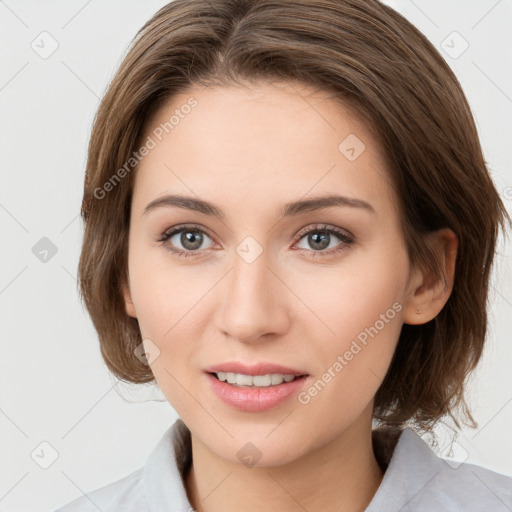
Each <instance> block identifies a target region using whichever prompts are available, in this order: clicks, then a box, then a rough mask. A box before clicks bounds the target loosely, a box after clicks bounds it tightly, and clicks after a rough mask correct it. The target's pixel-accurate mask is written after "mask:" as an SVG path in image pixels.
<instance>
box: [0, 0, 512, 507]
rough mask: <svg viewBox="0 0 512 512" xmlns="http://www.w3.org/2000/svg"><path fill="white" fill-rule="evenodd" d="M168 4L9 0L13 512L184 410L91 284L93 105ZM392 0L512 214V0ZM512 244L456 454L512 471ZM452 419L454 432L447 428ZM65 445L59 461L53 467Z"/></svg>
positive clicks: (69, 491) (123, 452)
mask: <svg viewBox="0 0 512 512" xmlns="http://www.w3.org/2000/svg"><path fill="white" fill-rule="evenodd" d="M165 3H166V1H164V0H149V1H148V0H146V1H135V0H130V1H127V0H115V1H114V0H110V1H108V2H106V1H103V2H99V0H90V1H84V0H73V1H60V2H57V1H53V2H42V1H38V2H37V1H28V0H21V1H14V0H6V1H0V41H1V51H0V119H1V129H2V132H1V137H0V172H1V187H0V225H1V235H2V239H1V244H2V245H1V247H2V249H3V250H2V251H1V253H0V254H1V267H0V268H1V272H0V310H1V312H2V317H1V318H2V322H1V324H0V325H1V344H0V351H1V353H0V364H1V372H0V379H1V380H0V439H1V447H0V453H1V459H0V460H1V462H2V464H1V468H0V511H4V512H5V511H20V512H21V511H23V512H26V511H28V510H31V511H35V512H37V511H44V510H52V509H53V508H56V507H57V506H59V505H61V504H63V503H64V502H67V501H69V500H71V499H72V498H74V497H76V496H79V495H81V493H82V492H88V491H90V490H92V489H94V488H97V487H99V486H102V485H104V484H106V483H109V482H112V481H114V480H116V479H119V478H121V477H123V476H125V475H126V474H128V473H130V472H131V471H133V470H135V469H137V468H138V467H140V466H141V465H142V464H143V463H144V461H145V459H146V457H147V456H148V455H149V453H150V451H151V450H152V448H153V446H154V445H155V444H156V442H157V441H158V440H159V439H160V437H161V435H162V433H163V432H164V430H165V429H166V428H167V427H168V426H169V425H170V424H171V422H173V421H174V419H175V418H176V413H175V412H174V411H173V409H172V408H171V407H170V406H169V404H168V403H167V402H166V401H165V399H164V397H163V395H162V394H161V393H160V392H159V391H158V389H157V388H155V387H153V386H146V387H141V388H136V387H131V386H127V385H122V386H121V385H116V383H117V380H116V379H114V378H113V377H112V376H110V375H109V374H108V372H107V370H106V367H105V365H104V364H103V362H102V360H101V357H100V353H99V347H98V342H97V339H96V333H95V331H94V329H93V327H92V323H91V321H90V319H89V317H88V316H87V314H86V313H85V311H84V310H83V309H82V307H81V305H80V303H79V300H78V295H77V287H76V269H77V263H78V257H79V252H80V244H81V236H82V224H81V219H80V218H79V208H80V203H81V198H82V187H83V177H84V168H85V156H86V147H87V142H88V136H89V131H90V127H91V122H92V119H93V115H94V113H95V110H96V108H97V106H98V101H99V98H100V97H101V95H102V94H103V92H104V91H105V89H106V86H107V84H108V82H109V80H110V79H111V78H112V76H113V73H114V71H115V69H116V67H117V66H118V64H119V63H120V61H121V59H122V56H123V55H124V52H125V51H126V49H127V46H128V44H129V42H130V40H131V38H132V37H133V36H134V35H135V33H136V31H137V30H138V29H139V28H140V27H141V26H142V24H143V23H144V22H145V21H146V20H147V19H148V18H149V17H150V16H151V15H152V14H153V13H154V12H155V11H156V10H157V9H158V8H160V7H161V6H163V5H164V4H165ZM387 3H389V4H390V5H391V6H393V7H394V8H396V9H397V10H398V11H399V12H401V13H402V14H404V15H405V16H406V17H407V18H408V19H409V20H411V21H412V22H413V23H414V24H415V25H416V26H417V27H418V28H419V29H420V30H421V31H422V32H423V33H425V34H426V35H427V36H428V37H429V39H430V40H431V41H432V42H433V43H434V44H435V46H436V47H437V48H439V49H440V51H441V53H443V55H444V56H445V58H446V59H447V61H448V62H449V64H450V65H451V66H452V68H453V69H454V70H455V72H456V74H457V75H458V77H459V79H460V81H461V83H462V86H463V88H464V90H465V92H466V94H467V97H468V99H469V102H470V104H471V106H472V108H473V112H474V115H475V118H476V121H477V124H478V129H479V132H480V135H481V140H482V143H483V146H484V150H485V156H486V159H487V161H488V162H489V165H490V168H491V171H492V174H493V177H494V180H495V183H496V185H497V187H498V189H499V191H500V193H501V194H502V196H503V197H504V199H505V202H506V205H507V208H508V209H509V211H510V207H511V204H512V171H511V168H512V149H511V147H512V144H511V143H512V121H511V120H512V65H511V64H512V63H511V49H512V31H511V30H510V27H512V1H510V0H500V1H496V0H480V1H467V0H466V1H465V0H456V1H455V0H452V1H444V0H437V1H432V0H430V1H426V0H421V1H420V0H417V1H415V2H413V1H411V0H389V1H388V2H387ZM43 31H46V32H48V33H49V34H51V37H52V38H53V39H54V40H55V41H57V43H58V48H57V49H56V51H55V52H54V53H53V54H52V55H50V56H49V57H48V58H41V56H40V55H39V54H38V53H36V51H34V49H32V47H31V45H32V42H33V41H35V43H34V45H36V44H39V46H40V47H42V45H43V43H41V42H40V41H41V37H46V38H47V39H45V43H44V47H45V49H46V50H48V49H49V48H51V46H50V45H51V40H50V39H48V36H40V34H41V32H43ZM454 31H456V32H458V33H459V34H460V36H462V38H463V39H464V40H465V41H467V43H468V44H469V47H468V49H467V50H466V51H465V52H464V53H462V54H461V55H460V56H459V55H458V53H460V51H461V50H462V49H463V46H462V45H463V44H464V41H463V40H462V39H461V38H459V36H457V35H453V34H452V33H453V32H454ZM443 41H444V43H443ZM450 47H451V49H450ZM443 48H444V49H443ZM445 49H448V50H449V51H450V52H451V54H452V55H451V56H450V55H449V54H448V53H446V52H445ZM39 51H43V49H42V48H41V50H39ZM455 57H456V58H455ZM43 237H47V238H48V239H50V240H51V242H52V243H53V244H55V246H56V248H57V253H56V254H55V255H54V256H53V257H48V261H47V262H46V263H44V262H42V261H40V259H38V258H37V257H36V256H35V254H34V253H33V250H32V249H33V247H34V246H35V245H36V244H37V243H38V242H39V241H40V240H41V238H43ZM510 255H511V250H510V242H508V243H507V244H506V245H502V246H501V248H500V255H499V257H498V261H497V265H498V266H497V269H496V272H495V275H494V280H493V284H492V288H491V326H490V337H489V342H488V345H487V348H486V351H485V357H484V359H483V361H482V363H481V365H480V366H479V368H478V370H477V371H476V372H475V374H474V379H473V380H472V386H471V393H470V403H471V405H472V407H473V411H474V415H475V419H476V420H477V421H478V423H479V429H478V430H475V431H471V430H464V432H463V434H462V435H461V436H459V439H458V443H457V444H456V445H455V449H454V452H453V454H452V455H453V457H454V459H455V460H458V461H460V460H466V461H468V462H473V463H476V464H480V465H482V466H485V467H489V468H491V469H494V470H496V471H500V472H502V473H506V474H508V475H511V476H512V444H511V443H510V440H509V432H510V428H511V426H512V386H511V384H512V376H511V372H510V363H511V361H512V344H511V342H510V330H511V327H512V322H511V316H512V293H511V289H510V282H511V281H510V279H511V268H510V264H509V263H510ZM158 400H160V401H158ZM438 432H439V434H440V439H442V440H447V439H448V437H447V433H449V430H448V429H447V428H446V427H442V426H441V427H440V428H439V429H438ZM42 442H47V443H49V444H50V445H51V447H53V448H50V447H49V446H48V445H44V444H43V445H41V443H42ZM444 442H445V441H443V442H441V443H440V444H443V443H444ZM34 450H35V451H34ZM53 450H55V451H56V452H57V453H58V457H57V458H56V460H55V462H54V463H53V464H52V465H51V466H50V467H49V468H48V469H43V468H41V467H40V464H43V465H44V464H45V463H46V464H48V463H49V462H51V457H52V454H53ZM439 451H440V453H442V454H443V455H445V456H447V455H448V451H447V450H446V449H445V448H444V446H441V447H440V450H439ZM32 453H33V454H34V455H33V457H34V458H32V455H31V454H32ZM36 461H37V462H36ZM453 466H454V470H456V466H457V462H454V463H453Z"/></svg>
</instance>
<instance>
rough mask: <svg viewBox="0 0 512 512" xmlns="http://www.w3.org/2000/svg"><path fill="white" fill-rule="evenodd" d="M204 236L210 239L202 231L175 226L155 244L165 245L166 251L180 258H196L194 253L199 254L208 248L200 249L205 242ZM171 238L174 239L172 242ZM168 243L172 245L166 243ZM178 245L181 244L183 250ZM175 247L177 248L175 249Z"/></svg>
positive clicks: (190, 227)
mask: <svg viewBox="0 0 512 512" xmlns="http://www.w3.org/2000/svg"><path fill="white" fill-rule="evenodd" d="M177 235H179V236H177ZM205 236H206V237H207V238H210V237H209V236H208V234H207V233H206V232H205V231H204V230H202V229H199V228H197V227H195V226H176V227H174V228H173V229H172V230H171V231H167V232H164V233H162V234H161V235H160V238H158V240H157V242H161V243H162V244H163V245H165V247H166V249H167V250H169V251H171V252H173V253H175V254H177V255H178V256H180V257H181V256H184V257H187V256H197V254H196V253H199V252H200V251H201V250H203V249H208V248H209V247H203V248H201V246H202V245H203V242H204V240H205ZM173 238H175V240H174V241H173V240H172V239H173ZM210 240H211V238H210ZM168 241H169V242H172V243H167V242H168ZM178 244H181V246H182V247H183V249H180V248H179V245H178ZM176 246H178V248H177V249H176Z"/></svg>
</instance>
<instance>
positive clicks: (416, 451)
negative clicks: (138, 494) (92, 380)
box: [142, 419, 440, 512]
mask: <svg viewBox="0 0 512 512" xmlns="http://www.w3.org/2000/svg"><path fill="white" fill-rule="evenodd" d="M373 442H374V449H375V451H376V452H378V455H377V458H378V461H379V464H380V465H381V467H383V469H385V473H384V477H383V479H382V482H381V484H380V486H379V488H378V489H377V492H376V493H375V495H374V497H373V499H372V501H371V503H370V504H369V506H368V508H367V509H366V512H391V511H396V510H399V509H400V508H402V507H404V506H406V505H407V503H408V502H409V501H411V500H412V499H413V498H414V497H415V496H416V494H418V493H419V492H420V491H421V490H422V488H423V487H424V486H425V485H427V484H428V483H429V482H430V481H431V480H432V479H433V478H434V477H435V476H436V475H437V474H438V473H439V466H438V464H439V463H440V459H439V458H438V457H437V456H436V454H435V453H434V452H433V451H432V450H431V449H430V448H429V446H428V445H427V444H426V443H425V442H424V441H423V440H422V439H421V438H420V437H419V435H418V434H416V432H414V431H413V430H412V429H410V428H406V429H404V430H398V429H392V430H391V429H390V430H387V431H381V433H377V435H376V432H375V431H374V436H373ZM190 461H191V443H190V431H189V430H188V428H187V427H186V425H185V424H184V423H183V421H182V420H181V419H178V420H176V422H175V423H174V424H173V425H172V426H171V427H169V428H168V429H167V431H166V432H165V434H164V435H163V437H162V439H161V440H160V441H159V443H158V444H157V445H156V447H155V448H154V450H153V452H152V453H151V454H150V456H149V458H148V460H147V463H146V464H145V466H144V468H143V474H142V480H143V488H144V493H145V495H146V500H147V503H148V506H149V510H150V511H151V512H168V511H169V510H173V511H176V512H190V510H192V507H191V505H190V502H189V501H188V497H187V494H186V489H185V483H184V479H183V475H185V473H186V471H187V470H188V466H189V464H190Z"/></svg>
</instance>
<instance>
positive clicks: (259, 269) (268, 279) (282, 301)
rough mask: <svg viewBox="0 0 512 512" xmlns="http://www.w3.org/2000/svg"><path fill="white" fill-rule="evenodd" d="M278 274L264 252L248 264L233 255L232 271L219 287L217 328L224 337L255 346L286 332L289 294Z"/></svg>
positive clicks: (237, 255) (288, 317)
mask: <svg viewBox="0 0 512 512" xmlns="http://www.w3.org/2000/svg"><path fill="white" fill-rule="evenodd" d="M278 273H279V272H278V271H277V272H276V270H274V269H272V268H270V266H269V261H268V258H267V257H266V253H265V252H263V253H262V254H261V255H260V256H259V257H258V258H256V260H254V261H252V262H250V263H249V262H248V261H246V260H245V259H244V258H243V257H241V256H239V254H235V255H234V258H233V268H232V269H231V271H230V272H229V274H228V275H227V276H226V277H225V279H224V280H223V283H222V284H221V286H220V288H219V293H220V297H219V307H218V311H217V328H218V329H219V330H220V331H221V332H222V333H223V334H224V335H225V336H228V337H229V338H232V339H235V340H238V341H240V342H242V343H254V342H258V341H262V339H263V337H265V340H272V339H275V338H278V337H279V336H282V335H283V334H284V333H286V331H287V329H288V328H289V319H290V315H289V301H290V300H291V295H292V294H291V293H290V292H289V291H288V289H287V288H286V286H285V284H283V281H285V279H283V277H282V276H279V275H278Z"/></svg>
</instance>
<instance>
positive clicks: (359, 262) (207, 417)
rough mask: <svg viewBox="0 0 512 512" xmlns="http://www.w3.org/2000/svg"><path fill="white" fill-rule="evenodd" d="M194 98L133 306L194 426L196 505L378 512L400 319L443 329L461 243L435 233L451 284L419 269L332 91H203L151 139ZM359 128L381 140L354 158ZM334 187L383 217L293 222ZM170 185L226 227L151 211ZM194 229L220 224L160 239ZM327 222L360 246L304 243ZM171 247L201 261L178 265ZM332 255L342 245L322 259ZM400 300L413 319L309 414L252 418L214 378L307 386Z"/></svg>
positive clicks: (165, 178) (190, 490) (143, 245)
mask: <svg viewBox="0 0 512 512" xmlns="http://www.w3.org/2000/svg"><path fill="white" fill-rule="evenodd" d="M191 96H193V97H194V98H195V99H196V100H197V101H198V105H197V106H196V107H195V108H194V109H192V110H191V112H190V113H189V114H188V115H187V116H183V117H184V118H183V119H181V120H180V123H179V124H178V125H177V126H175V127H174V129H173V130H172V131H170V132H169V134H168V135H166V136H165V137H164V138H163V139H162V141H161V142H159V143H158V145H157V146H156V147H155V148H154V149H152V150H151V151H150V152H149V154H148V155H147V156H145V157H144V159H143V160H142V161H141V163H140V164H139V167H138V169H137V172H136V176H135V184H134V193H133V199H132V210H131V223H130V234H129V258H128V272H129V277H128V282H127V283H126V284H125V286H124V297H125V306H126V312H127V314H128V315H130V316H132V317H135V318H138V321H139V325H140V329H141V334H142V337H143V338H144V339H150V340H151V343H152V344H154V345H153V346H156V347H158V350H159V351H160V353H159V355H158V357H157V358H156V359H155V360H154V361H153V362H152V364H151V369H152V371H153V374H154V376H155V379H156V382H157V384H158V385H159V387H160V388H161V390H162V392H163V393H164V394H165V396H166V397H167V399H168V401H169V402H170V404H171V405H172V407H173V408H174V409H175V410H176V412H177V413H178V415H179V416H180V417H181V418H182V419H183V421H184V422H185V423H186V425H187V426H188V427H189V429H190V430H191V433H192V453H193V467H192V470H191V471H190V472H189V473H188V474H187V475H186V491H187V495H188V497H189V500H190V502H191V505H192V506H193V507H194V508H195V509H196V510H197V511H199V512H210V511H212V512H213V511H216V510H244V511H248V512H251V511H253V510H254V511H257V510H258V511H259V510H262V509H263V508H265V509H268V510H280V511H285V512H286V511H296V510H304V509H306V510H308V512H317V511H318V512H319V511H324V512H325V511H330V510H337V511H359V510H361V511H362V510H364V509H365V508H366V506H367V505H368V504H369V503H370V501H371V499H372V497H373V495H374V494H375V492H376V490H377V488H378V486H379V485H380V483H381V480H382V477H383V475H382V472H381V470H380V468H379V466H378V464H377V462H376V460H375V457H374V454H373V450H372V440H371V427H372V424H371V423H372V409H373V400H374V395H375V393H376V391H377V389H378V387H379V385H380V384H381V382H382V380H383V378H384V376H385V374H386V371H387V369H388V366H389V364H390V361H391V358H392V355H393V352H394V350H395V347H396V344H397V341H398V336H399V333H400V329H401V326H402V324H403V323H404V322H406V323H412V324H419V323H423V322H427V321H429V320H431V319H432V318H434V317H435V316H436V315H437V314H438V313H439V311H440V310H441V309H442V307H443V306H444V304H445V303H446V301H447V299H448V297H449V295H450V292H451V289H452V285H453V272H454V261H455V256H456V249H457V240H456V238H455V235H454V234H453V232H451V231H450V230H447V229H446V230H441V231H439V232H438V233H436V235H435V237H434V238H435V243H437V245H438V248H439V250H440V251H442V254H443V256H444V261H445V272H446V276H447V282H448V285H447V286H445V285H444V283H440V282H435V281H432V279H430V278H429V276H428V275H425V274H424V273H423V272H422V271H420V270H419V269H415V268H412V266H411V265H410V263H409V260H408V257H407V253H406V249H405V243H404V240H403V238H402V236H401V231H400V228H399V217H398V214H397V211H396V209H395V207H394V204H396V203H397V198H396V197H395V196H394V192H393V190H392V189H391V187H390V179H389V175H388V172H387V170H386V169H385V168H384V164H383V162H384V158H383V156H382V153H381V152H380V148H379V146H378V144H377V142H376V141H375V139H374V138H373V136H372V134H371V132H370V131H369V129H368V128H367V127H366V126H365V125H364V123H363V122H362V121H361V120H359V119H358V117H357V116H356V115H355V114H354V113H352V112H351V111H350V110H349V109H348V107H346V106H344V105H342V104H340V103H339V102H337V101H335V100H334V99H329V98H328V96H327V95H326V94H325V92H322V91H316V90H315V89H314V88H311V87H310V86H308V85H305V84H301V83H291V82H286V83H284V82H273V83H272V82H258V83H257V84H252V85H250V86H239V85H236V86H229V87H208V88H205V87H203V86H194V87H191V88H190V89H189V90H188V91H187V92H186V93H183V94H180V95H177V96H174V97H173V98H172V99H171V100H169V101H168V102H167V103H166V104H165V105H164V106H163V107H162V108H161V109H160V110H158V111H157V112H156V113H155V115H154V116H153V117H152V119H150V121H149V122H148V124H147V125H146V130H145V134H144V140H146V137H147V136H149V135H151V132H152V130H153V129H154V128H155V127H157V126H158V125H159V124H160V123H164V122H165V121H167V120H168V119H169V118H170V116H171V115H172V114H173V112H174V111H175V110H176V109H179V108H180V107H181V106H182V105H184V104H185V103H186V102H187V100H188V99H189V98H190V97H191ZM349 134H355V135H356V136H357V137H358V138H359V139H360V140H361V141H363V143H364V144H365V150H364V151H363V152H362V153H361V154H360V156H359V157H358V158H357V159H355V160H354V161H350V160H349V159H347V158H346V156H345V155H344V154H343V153H342V152H341V151H340V150H339V149H338V145H339V144H340V142H341V141H343V140H344V139H345V138H346V137H347V136H348V135H349ZM333 192H336V193H339V194H342V195H344V196H347V197H350V198H358V199H361V200H364V201H366V202H368V203H369V204H370V205H371V206H372V207H373V209H374V212H371V211H367V210H366V209H363V208H356V207H350V206H331V207H329V208H324V209H322V210H318V211H309V212H303V213H301V214H300V215H297V216H293V217H289V218H283V217H281V215H280V209H281V208H282V206H283V205H284V204H285V203H287V202H290V201H295V200H299V199H309V198H312V197H316V196H320V195H324V194H330V193H333ZM170 193H173V194H180V195H186V196H191V197H195V198H200V199H203V200H207V201H209V202H211V203H213V204H214V205H216V206H217V207H218V208H219V209H221V210H222V211H223V212H224V217H223V218H222V219H219V218H215V217H211V216H208V215H205V214H204V213H200V212H194V211H189V210H185V209H181V208H171V207H161V208H157V209H154V210H152V211H151V212H149V213H147V214H146V215H143V210H144V208H145V207H146V205H147V204H148V203H150V202H151V201H153V200H154V199H156V198H159V197H161V196H163V195H165V194H170ZM183 223H186V224H193V225H194V228H196V229H197V228H198V229H202V230H204V232H205V234H204V235H203V237H204V238H203V242H202V244H201V245H199V249H194V248H193V244H190V243H189V244H188V245H187V242H186V239H185V245H184V244H183V240H184V238H182V237H181V235H182V233H179V234H177V235H174V236H173V237H172V239H170V240H167V242H165V243H162V242H157V239H158V238H159V237H160V235H161V234H162V233H164V232H169V231H170V228H172V227H173V226H177V225H179V224H183ZM324 224H327V225H328V227H335V228H339V229H341V230H344V231H348V232H349V233H350V234H352V235H353V237H354V242H353V243H352V244H346V243H344V242H343V241H342V240H341V239H338V238H337V236H336V235H331V236H330V238H329V236H328V244H329V245H328V248H327V249H322V247H323V246H322V247H320V246H319V245H318V244H317V245H315V244H314V240H313V241H311V238H310V237H309V241H308V236H307V235H306V236H304V235H303V234H301V233H307V232H308V231H309V230H310V229H314V228H318V225H320V228H321V227H323V226H324ZM185 233H186V230H185ZM315 233H318V229H317V230H316V231H315ZM320 234H321V230H320ZM298 235H300V236H298ZM248 236H251V237H252V238H253V239H255V240H256V241H257V243H258V244H259V246H260V247H261V250H262V253H261V254H260V255H259V257H257V258H256V259H255V260H254V261H253V262H251V263H248V262H247V261H246V260H245V259H244V258H242V257H241V256H240V255H239V254H238V253H237V252H236V249H237V247H238V246H239V244H240V243H241V242H242V241H243V240H244V239H245V238H246V237H248ZM199 243H200V242H199ZM170 246H174V247H175V248H176V249H177V250H181V251H187V250H188V252H193V251H194V250H195V251H196V254H197V255H193V256H191V257H179V256H178V255H176V254H173V253H172V252H170V251H169V250H168V249H167V248H168V247H170ZM191 247H192V249H191ZM196 247H197V245H196ZM332 248H340V249H341V250H340V251H339V252H337V253H335V254H331V255H325V256H324V255H322V251H323V252H324V253H325V251H327V250H329V249H332ZM312 255H314V257H311V256H312ZM393 303H398V304H399V305H400V306H401V310H400V311H399V312H396V315H395V316H394V318H393V319H391V320H388V322H387V323H385V326H384V327H383V328H382V329H381V330H380V331H379V333H378V335H377V336H375V337H374V338H373V339H370V341H369V342H368V344H367V345H366V346H364V348H363V349H362V350H361V351H360V352H359V353H358V354H357V355H356V356H354V358H353V359H352V360H351V361H350V362H349V363H348V364H347V365H346V366H344V368H343V370H342V371H341V372H338V373H337V374H336V376H335V377H334V378H332V380H331V381H330V382H329V383H328V385H326V386H325V387H324V388H323V389H322V390H321V392H319V393H318V394H317V395H316V396H315V397H314V398H312V399H311V401H310V402H309V403H307V404H302V403H300V402H299V400H297V397H295V396H292V397H291V398H290V399H288V400H287V401H286V402H285V403H284V404H282V405H280V406H278V407H275V408H273V409H270V410H267V411H265V412H257V413H254V412H242V411H239V410H237V409H234V408H232V407H230V406H228V405H226V404H224V403H223V402H222V401H221V400H220V399H219V398H218V397H217V396H216V395H215V394H214V393H213V391H212V390H211V389H210V387H209V383H208V381H207V378H206V375H205V373H204V369H205V368H206V367H207V366H210V365H212V364H218V363H221V362H224V361H232V360H236V361H243V362H256V361H264V362H273V363H277V364H283V365H286V366H289V367H292V368H296V369H300V370H302V371H304V372H306V373H308V374H309V377H308V379H307V381H306V383H305V384H304V388H303V389H307V388H308V387H309V386H311V385H312V383H314V382H315V381H317V380H318V379H319V378H321V376H322V374H324V373H325V372H326V371H327V369H328V368H329V367H332V365H333V363H334V362H335V361H336V360H337V357H338V355H340V354H341V355H343V354H344V353H345V352H346V351H347V350H348V349H349V348H350V345H351V343H352V341H353V340H354V339H356V337H357V335H358V334H359V333H361V332H362V331H363V330H364V329H365V328H366V327H370V326H373V325H374V324H375V322H376V321H377V320H378V319H379V318H381V317H380V315H382V314H385V313H386V311H387V310H389V309H390V308H391V307H392V305H393ZM417 311H420V313H418V312H417ZM146 343H147V342H146ZM247 442H251V443H253V444H254V445H255V446H256V447H257V448H258V449H259V451H260V452H261V454H262V455H261V459H260V460H259V461H258V462H257V463H256V464H255V465H254V466H252V467H248V466H245V465H244V464H242V463H241V462H240V460H239V459H238V457H237V452H238V451H239V450H240V449H241V447H243V446H244V445H245V444H246V443H247ZM320 489H321V492H320V491H319V490H320Z"/></svg>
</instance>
